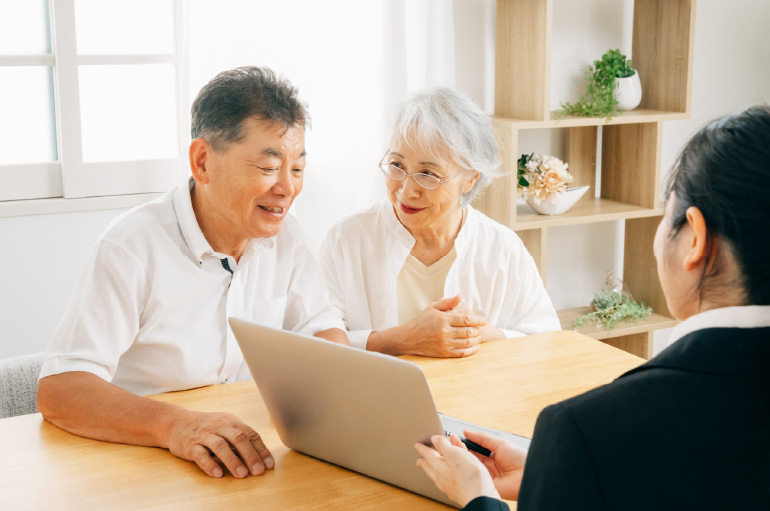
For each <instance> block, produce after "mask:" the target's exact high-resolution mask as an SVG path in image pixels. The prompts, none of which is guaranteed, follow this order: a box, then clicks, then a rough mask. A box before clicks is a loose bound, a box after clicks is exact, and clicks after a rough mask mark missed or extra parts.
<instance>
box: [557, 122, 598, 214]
mask: <svg viewBox="0 0 770 511" xmlns="http://www.w3.org/2000/svg"><path fill="white" fill-rule="evenodd" d="M597 133H598V128H597V127H596V126H584V127H576V128H569V129H567V148H566V153H565V155H564V161H566V162H567V163H569V172H570V174H572V176H573V177H574V178H575V181H574V182H573V183H572V184H570V185H569V186H570V187H578V186H585V185H588V186H590V187H591V188H589V189H588V191H587V192H586V193H585V195H583V196H582V197H581V198H580V201H579V202H583V203H587V202H593V200H594V198H595V197H596V141H597Z"/></svg>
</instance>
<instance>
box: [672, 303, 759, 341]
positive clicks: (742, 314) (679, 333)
mask: <svg viewBox="0 0 770 511" xmlns="http://www.w3.org/2000/svg"><path fill="white" fill-rule="evenodd" d="M767 326H770V305H743V306H737V307H723V308H720V309H712V310H708V311H705V312H701V313H699V314H696V315H694V316H690V317H689V318H687V319H685V320H684V321H682V322H681V323H679V324H678V325H677V326H676V327H675V328H674V330H673V331H672V332H671V337H670V339H671V341H670V342H671V343H673V342H675V341H678V340H679V339H681V338H682V337H684V336H686V335H687V334H690V333H692V332H694V331H696V330H703V329H705V328H760V327H767Z"/></svg>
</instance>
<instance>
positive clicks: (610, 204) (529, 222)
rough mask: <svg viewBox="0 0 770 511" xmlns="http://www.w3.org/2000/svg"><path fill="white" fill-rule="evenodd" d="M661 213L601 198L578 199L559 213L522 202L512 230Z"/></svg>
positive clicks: (640, 216)
mask: <svg viewBox="0 0 770 511" xmlns="http://www.w3.org/2000/svg"><path fill="white" fill-rule="evenodd" d="M661 214H663V209H662V208H658V209H649V208H644V207H641V206H634V205H631V204H626V203H624V202H618V201H616V200H611V199H602V198H595V199H589V200H585V201H579V202H578V203H577V204H575V205H574V206H573V207H572V208H571V209H570V210H569V211H567V212H566V213H564V214H561V215H539V214H537V213H535V212H534V211H533V210H532V208H530V207H529V206H527V205H525V204H522V205H520V206H519V210H518V212H517V213H516V223H515V224H514V226H513V228H514V230H519V229H534V228H544V227H561V226H563V225H578V224H590V223H594V222H608V221H610V220H625V219H627V218H643V217H647V216H658V215H661Z"/></svg>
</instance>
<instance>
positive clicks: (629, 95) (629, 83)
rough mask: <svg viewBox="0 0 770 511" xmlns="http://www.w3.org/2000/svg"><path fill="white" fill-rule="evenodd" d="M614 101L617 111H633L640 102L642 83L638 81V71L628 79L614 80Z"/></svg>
mask: <svg viewBox="0 0 770 511" xmlns="http://www.w3.org/2000/svg"><path fill="white" fill-rule="evenodd" d="M615 99H617V100H618V104H617V105H616V106H615V108H617V109H618V110H633V109H634V108H636V107H638V106H639V103H640V102H641V101H642V83H641V82H640V81H639V71H637V72H635V73H634V76H629V77H628V78H615Z"/></svg>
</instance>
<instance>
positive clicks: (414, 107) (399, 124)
mask: <svg viewBox="0 0 770 511" xmlns="http://www.w3.org/2000/svg"><path fill="white" fill-rule="evenodd" d="M390 142H391V147H395V146H396V145H398V144H399V143H400V142H404V143H406V144H407V145H408V146H409V147H412V148H414V149H417V150H419V151H421V152H423V153H425V154H428V155H430V156H431V157H433V158H436V159H437V160H440V159H441V158H442V156H441V155H442V153H443V154H445V151H446V152H448V153H449V155H450V158H451V159H452V161H453V162H454V163H455V164H456V165H457V166H459V167H460V168H462V169H464V170H466V171H473V172H478V173H479V179H478V180H477V181H476V184H474V185H473V188H471V190H470V191H469V192H468V193H464V194H463V195H462V197H461V198H460V203H461V204H462V206H463V207H464V206H466V205H468V204H469V203H470V202H471V201H472V200H473V199H474V198H475V197H476V196H477V195H478V194H479V193H481V191H482V190H484V188H486V187H487V186H488V185H489V183H491V182H492V179H494V178H495V177H497V176H499V175H501V173H500V172H498V169H499V168H500V164H501V161H500V158H499V156H498V153H497V141H496V140H495V135H494V133H493V131H492V122H491V121H490V120H489V116H488V115H487V114H486V113H484V111H483V110H481V108H479V107H478V106H477V105H476V104H475V103H474V102H473V101H472V100H471V99H470V98H468V97H467V96H465V95H463V94H461V93H460V92H458V91H456V90H454V89H449V88H447V87H437V88H435V89H431V90H428V91H425V92H421V93H419V94H417V95H416V96H414V97H413V98H411V99H409V100H407V101H406V102H405V103H403V104H402V105H401V108H400V109H399V111H398V114H397V115H396V121H395V123H394V124H393V130H392V132H391V139H390Z"/></svg>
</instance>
